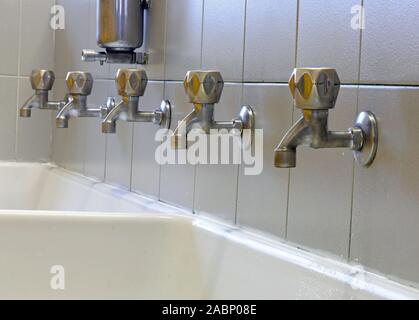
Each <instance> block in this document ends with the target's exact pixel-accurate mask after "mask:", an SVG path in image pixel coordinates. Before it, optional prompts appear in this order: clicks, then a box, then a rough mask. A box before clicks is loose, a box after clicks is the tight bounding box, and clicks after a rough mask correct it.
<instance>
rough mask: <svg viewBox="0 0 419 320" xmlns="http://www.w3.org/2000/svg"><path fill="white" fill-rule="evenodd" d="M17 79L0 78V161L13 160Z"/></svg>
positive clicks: (14, 152)
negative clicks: (0, 111) (0, 103)
mask: <svg viewBox="0 0 419 320" xmlns="http://www.w3.org/2000/svg"><path fill="white" fill-rule="evenodd" d="M17 84H18V79H17V78H12V77H1V76H0V96H1V99H2V115H1V118H0V145H1V148H0V160H15V157H16V150H15V146H16V121H17V116H18V114H17Z"/></svg>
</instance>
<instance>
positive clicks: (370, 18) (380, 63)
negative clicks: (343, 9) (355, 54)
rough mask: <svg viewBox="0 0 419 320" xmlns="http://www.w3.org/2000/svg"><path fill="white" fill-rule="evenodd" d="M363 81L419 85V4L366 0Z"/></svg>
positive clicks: (363, 37)
mask: <svg viewBox="0 0 419 320" xmlns="http://www.w3.org/2000/svg"><path fill="white" fill-rule="evenodd" d="M364 6H365V30H363V36H362V54H361V81H362V82H366V83H391V84H419V33H418V32H417V31H416V30H418V29H419V20H418V11H419V2H418V1H417V0H404V1H397V0H388V1H380V0H364Z"/></svg>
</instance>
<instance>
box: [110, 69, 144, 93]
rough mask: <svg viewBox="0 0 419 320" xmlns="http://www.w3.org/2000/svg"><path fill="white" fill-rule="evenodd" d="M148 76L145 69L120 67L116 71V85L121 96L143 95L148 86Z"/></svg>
mask: <svg viewBox="0 0 419 320" xmlns="http://www.w3.org/2000/svg"><path fill="white" fill-rule="evenodd" d="M147 83H148V77H147V73H146V72H145V71H144V70H140V69H119V70H118V72H117V73H116V87H117V89H118V94H119V95H120V96H123V97H124V96H127V97H142V96H143V95H144V92H145V90H146V88H147Z"/></svg>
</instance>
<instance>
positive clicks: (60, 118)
mask: <svg viewBox="0 0 419 320" xmlns="http://www.w3.org/2000/svg"><path fill="white" fill-rule="evenodd" d="M74 106H75V105H74V99H73V98H72V97H69V98H68V101H67V103H66V104H65V105H64V106H63V107H62V108H61V110H60V112H59V113H58V115H57V117H56V119H55V122H56V125H57V128H62V129H66V128H68V120H69V119H70V118H71V111H72V110H73V109H74Z"/></svg>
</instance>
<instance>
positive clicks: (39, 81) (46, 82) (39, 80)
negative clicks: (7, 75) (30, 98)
mask: <svg viewBox="0 0 419 320" xmlns="http://www.w3.org/2000/svg"><path fill="white" fill-rule="evenodd" d="M29 78H30V81H31V85H32V89H33V90H43V91H50V90H51V89H52V86H53V85H54V81H55V74H54V72H53V71H51V70H32V72H31V75H30V77H29Z"/></svg>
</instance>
